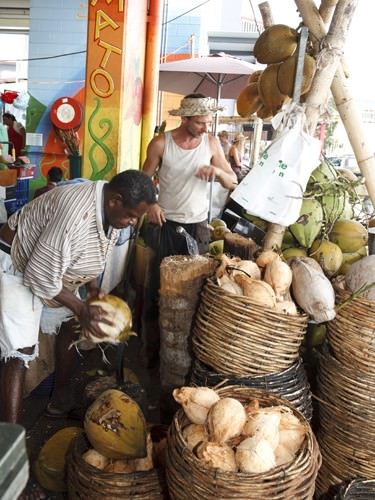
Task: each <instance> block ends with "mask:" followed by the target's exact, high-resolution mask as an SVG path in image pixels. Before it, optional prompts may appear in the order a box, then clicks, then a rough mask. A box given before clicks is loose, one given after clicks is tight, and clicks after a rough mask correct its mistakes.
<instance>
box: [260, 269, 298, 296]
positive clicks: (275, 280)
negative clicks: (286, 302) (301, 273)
mask: <svg viewBox="0 0 375 500" xmlns="http://www.w3.org/2000/svg"><path fill="white" fill-rule="evenodd" d="M292 277H293V275H292V270H291V269H290V267H289V266H288V264H287V263H286V262H283V261H282V260H278V259H275V260H273V261H272V262H270V263H269V264H267V265H266V270H265V273H264V281H266V282H267V283H268V284H269V285H271V286H272V288H273V290H274V291H275V294H276V299H277V300H280V298H281V297H283V296H284V295H285V294H286V293H287V292H288V291H289V287H290V285H291V284H292Z"/></svg>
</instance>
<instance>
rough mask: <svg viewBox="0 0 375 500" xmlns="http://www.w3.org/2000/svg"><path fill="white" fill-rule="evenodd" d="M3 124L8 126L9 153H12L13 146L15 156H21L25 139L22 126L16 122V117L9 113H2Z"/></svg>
mask: <svg viewBox="0 0 375 500" xmlns="http://www.w3.org/2000/svg"><path fill="white" fill-rule="evenodd" d="M3 124H4V125H6V126H7V127H8V140H9V142H10V144H9V153H12V149H13V148H14V150H15V155H16V158H17V157H18V156H22V154H23V148H24V147H25V139H26V131H25V129H24V127H23V126H22V124H21V123H18V122H17V120H16V117H15V116H14V115H12V114H11V113H4V114H3Z"/></svg>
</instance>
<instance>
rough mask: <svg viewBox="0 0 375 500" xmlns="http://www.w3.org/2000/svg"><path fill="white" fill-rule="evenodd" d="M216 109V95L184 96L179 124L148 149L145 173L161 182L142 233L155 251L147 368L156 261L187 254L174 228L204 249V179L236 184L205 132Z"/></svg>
mask: <svg viewBox="0 0 375 500" xmlns="http://www.w3.org/2000/svg"><path fill="white" fill-rule="evenodd" d="M218 109H219V108H218V107H217V106H216V101H215V100H214V99H211V98H209V97H205V96H204V95H202V94H190V95H187V96H186V97H185V98H184V99H182V101H181V103H180V107H179V108H178V109H175V110H172V111H170V112H169V113H170V114H171V115H173V116H180V117H181V125H180V126H179V127H177V128H176V129H174V130H171V131H169V132H166V133H165V134H161V135H159V136H156V137H154V139H152V141H151V142H150V144H149V146H148V149H147V158H146V161H145V163H144V165H143V171H144V172H145V173H146V174H148V175H149V176H150V177H152V176H153V175H154V174H155V173H156V172H157V173H158V177H159V181H160V195H159V200H158V203H157V204H155V205H153V206H152V207H151V209H150V210H149V211H148V213H147V217H148V224H147V225H146V228H145V232H144V238H145V241H146V244H147V245H149V246H151V247H153V249H154V250H155V251H156V265H154V266H151V268H152V271H153V272H152V276H149V280H148V282H149V288H148V289H147V290H146V293H145V298H144V299H145V300H144V310H143V324H142V335H141V338H142V343H143V355H144V360H145V361H146V363H147V364H148V365H149V366H150V365H151V364H153V362H154V361H155V360H156V359H157V354H158V343H159V337H158V290H159V279H160V277H159V264H160V262H161V260H162V259H163V258H164V257H167V256H169V255H188V254H189V248H188V245H187V241H186V238H185V237H184V235H182V234H180V233H178V232H177V231H176V229H177V227H178V226H182V227H183V228H184V229H185V231H186V232H187V233H188V234H189V235H190V236H192V237H193V238H194V239H195V240H196V242H197V244H198V251H199V253H205V252H207V250H208V243H209V230H208V227H207V216H208V208H209V207H208V196H207V186H208V183H209V182H210V181H211V179H214V180H216V181H218V182H219V183H220V184H221V185H222V186H223V187H224V188H226V189H233V188H234V187H235V186H236V184H237V178H236V175H235V173H234V172H233V170H232V169H231V167H230V165H229V164H228V162H227V161H226V159H225V156H224V152H223V149H222V147H221V144H220V142H219V140H218V139H217V138H216V137H214V136H212V135H210V134H209V130H210V128H211V125H212V118H213V114H214V113H216V112H217V111H218ZM147 236H151V237H149V238H147ZM190 251H191V248H190Z"/></svg>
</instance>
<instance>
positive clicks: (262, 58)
mask: <svg viewBox="0 0 375 500" xmlns="http://www.w3.org/2000/svg"><path fill="white" fill-rule="evenodd" d="M297 40H298V34H297V31H296V30H295V29H293V28H290V27H289V26H286V25H285V24H274V25H272V26H270V27H269V28H267V29H266V30H265V31H263V33H261V35H260V36H259V38H258V39H257V41H256V42H255V45H254V56H255V57H256V58H257V60H258V61H259V62H260V63H263V64H273V63H277V62H281V61H284V60H285V59H286V58H287V57H289V56H291V55H292V54H294V52H295V50H296V48H297Z"/></svg>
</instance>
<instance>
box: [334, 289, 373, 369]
mask: <svg viewBox="0 0 375 500" xmlns="http://www.w3.org/2000/svg"><path fill="white" fill-rule="evenodd" d="M335 290H336V299H337V301H338V308H337V309H338V310H337V315H336V318H335V319H334V320H333V321H330V322H329V323H328V324H327V325H328V329H327V330H328V331H327V339H328V341H329V345H330V348H331V350H332V352H333V353H334V355H335V357H336V358H337V359H338V360H339V361H341V363H343V364H344V365H345V366H348V367H350V368H356V369H358V370H360V371H361V372H368V373H371V374H373V375H375V302H374V301H373V300H367V299H364V298H361V297H355V298H354V297H352V295H351V294H350V293H349V292H347V291H345V290H343V289H342V288H340V287H338V286H336V287H335Z"/></svg>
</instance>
